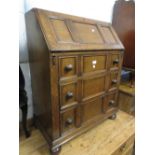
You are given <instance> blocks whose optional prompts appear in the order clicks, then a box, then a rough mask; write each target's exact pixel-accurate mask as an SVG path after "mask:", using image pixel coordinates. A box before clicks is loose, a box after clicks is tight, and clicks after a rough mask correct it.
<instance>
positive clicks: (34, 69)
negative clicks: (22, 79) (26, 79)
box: [26, 11, 52, 137]
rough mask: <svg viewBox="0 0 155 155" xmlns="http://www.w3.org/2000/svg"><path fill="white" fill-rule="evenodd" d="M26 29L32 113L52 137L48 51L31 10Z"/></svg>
mask: <svg viewBox="0 0 155 155" xmlns="http://www.w3.org/2000/svg"><path fill="white" fill-rule="evenodd" d="M26 29H27V40H28V48H29V63H30V74H31V80H32V82H31V83H32V92H33V93H32V95H33V108H34V114H35V116H36V118H37V120H39V123H40V126H41V127H42V128H43V130H44V131H45V132H46V133H47V134H48V136H49V137H52V126H51V122H52V120H51V100H50V96H51V93H50V74H49V73H50V68H49V51H48V48H47V45H46V43H45V39H44V36H43V33H42V32H41V29H40V26H39V24H38V21H37V18H36V15H35V14H34V12H32V11H31V12H28V13H26Z"/></svg>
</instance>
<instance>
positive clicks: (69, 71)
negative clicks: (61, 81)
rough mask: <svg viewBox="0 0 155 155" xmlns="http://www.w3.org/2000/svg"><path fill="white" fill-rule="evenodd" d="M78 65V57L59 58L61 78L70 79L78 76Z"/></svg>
mask: <svg viewBox="0 0 155 155" xmlns="http://www.w3.org/2000/svg"><path fill="white" fill-rule="evenodd" d="M77 70H78V65H77V57H76V56H75V57H60V58H59V76H60V77H70V76H75V75H76V74H77Z"/></svg>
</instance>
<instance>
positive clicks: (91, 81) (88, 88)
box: [82, 76, 106, 99]
mask: <svg viewBox="0 0 155 155" xmlns="http://www.w3.org/2000/svg"><path fill="white" fill-rule="evenodd" d="M105 81H106V77H105V76H100V77H94V78H87V79H84V80H82V98H83V99H85V98H88V97H94V96H97V95H100V94H103V93H104V91H105Z"/></svg>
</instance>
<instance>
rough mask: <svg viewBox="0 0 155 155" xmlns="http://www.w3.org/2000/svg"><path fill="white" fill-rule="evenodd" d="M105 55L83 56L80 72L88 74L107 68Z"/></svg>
mask: <svg viewBox="0 0 155 155" xmlns="http://www.w3.org/2000/svg"><path fill="white" fill-rule="evenodd" d="M106 63H107V55H96V56H92V55H87V56H83V60H82V64H83V65H82V72H83V73H90V72H94V71H102V70H106V68H107V64H106Z"/></svg>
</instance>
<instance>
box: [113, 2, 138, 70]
mask: <svg viewBox="0 0 155 155" xmlns="http://www.w3.org/2000/svg"><path fill="white" fill-rule="evenodd" d="M112 25H113V27H114V28H115V30H116V32H117V34H118V36H119V38H120V40H121V41H122V43H123V45H124V47H125V52H124V60H123V67H127V68H132V69H134V68H135V2H134V0H129V1H126V0H117V1H116V2H115V5H114V9H113V17H112Z"/></svg>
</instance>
